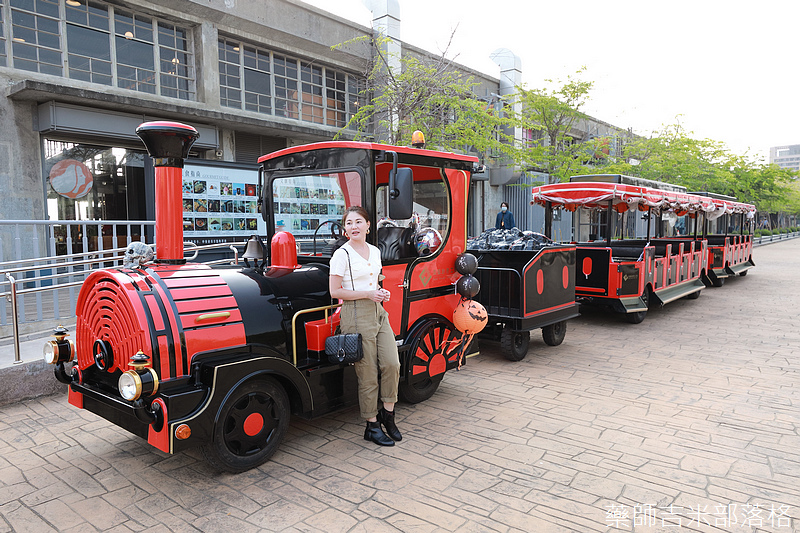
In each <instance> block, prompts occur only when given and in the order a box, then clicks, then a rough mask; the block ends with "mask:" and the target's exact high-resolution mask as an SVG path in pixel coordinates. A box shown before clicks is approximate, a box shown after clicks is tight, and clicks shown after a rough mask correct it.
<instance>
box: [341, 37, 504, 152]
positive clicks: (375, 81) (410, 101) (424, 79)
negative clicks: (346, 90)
mask: <svg viewBox="0 0 800 533" xmlns="http://www.w3.org/2000/svg"><path fill="white" fill-rule="evenodd" d="M451 38H452V36H451ZM359 42H360V43H365V44H368V45H369V46H370V47H372V49H373V53H372V54H371V57H372V58H373V59H372V61H371V62H370V63H369V64H368V65H366V68H365V81H366V84H365V88H364V90H363V91H362V92H361V96H362V99H363V104H362V105H361V106H359V110H358V112H357V113H355V114H354V115H353V116H352V117H351V118H350V121H349V122H348V123H347V125H346V126H345V127H344V128H342V130H341V131H340V132H339V133H338V134H337V138H338V137H341V136H347V135H353V137H354V139H355V140H370V141H373V140H376V138H377V140H379V141H386V142H388V143H390V144H396V145H402V144H409V143H410V142H411V134H412V133H413V132H414V131H415V130H421V131H422V132H423V133H424V134H425V137H426V141H427V144H428V145H429V146H434V147H437V148H438V149H440V150H445V151H452V152H470V151H473V152H477V153H478V154H479V155H480V156H481V158H482V159H484V160H485V159H487V158H489V159H491V158H494V157H502V155H503V154H506V153H508V151H509V150H510V145H509V143H507V142H504V141H506V139H505V137H504V134H503V132H502V126H503V125H505V124H506V119H504V118H503V116H502V115H500V114H499V113H495V112H494V109H493V107H492V105H491V103H490V102H487V101H485V100H484V101H482V100H480V99H478V98H477V97H476V95H475V92H474V88H475V87H476V86H477V85H478V84H477V83H476V82H475V80H474V78H473V77H471V76H467V75H465V74H464V73H463V72H461V71H459V70H458V69H457V68H456V67H455V66H454V64H453V62H452V60H450V59H448V58H447V49H445V51H444V52H443V53H442V55H441V56H422V57H415V56H412V55H401V56H400V57H397V56H396V55H393V54H392V53H390V52H387V51H386V50H387V49H388V48H387V46H386V44H387V43H389V42H390V39H388V38H386V37H382V36H377V37H361V38H358V39H355V40H353V41H348V42H347V43H342V44H341V45H337V46H335V47H334V48H341V47H344V46H348V45H354V44H356V43H359ZM448 47H449V45H448ZM393 66H394V67H393ZM381 134H382V135H381Z"/></svg>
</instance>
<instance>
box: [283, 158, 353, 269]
mask: <svg viewBox="0 0 800 533" xmlns="http://www.w3.org/2000/svg"><path fill="white" fill-rule="evenodd" d="M351 205H361V175H360V174H359V173H358V172H354V171H350V172H334V173H330V174H309V175H302V176H289V177H285V178H278V179H276V180H274V181H273V182H272V210H273V211H272V212H273V213H274V215H275V216H274V218H273V220H274V221H275V227H274V228H272V229H273V231H274V232H278V231H288V232H289V233H291V234H292V235H293V236H294V238H295V240H296V241H297V243H298V244H299V245H300V252H301V253H303V252H307V253H313V252H314V249H315V247H316V252H319V251H320V248H321V247H322V246H325V245H326V244H330V243H331V242H332V241H334V240H335V236H336V235H338V234H339V232H340V227H339V223H340V222H341V220H342V215H344V210H345V209H346V208H347V207H348V206H351ZM315 239H316V244H315ZM329 241H331V242H329Z"/></svg>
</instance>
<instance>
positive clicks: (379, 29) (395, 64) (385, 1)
mask: <svg viewBox="0 0 800 533" xmlns="http://www.w3.org/2000/svg"><path fill="white" fill-rule="evenodd" d="M363 3H364V5H365V6H367V8H368V9H369V10H370V11H371V12H372V31H373V33H374V34H375V36H376V37H380V36H383V37H388V38H389V39H390V40H389V41H388V42H386V43H384V44H383V45H382V47H381V53H382V54H383V55H384V58H386V61H387V63H388V65H387V66H388V68H389V69H390V70H391V71H393V72H399V71H400V70H401V68H402V63H401V61H400V58H401V56H402V53H403V47H402V42H401V41H400V4H399V2H398V0H363ZM375 59H376V60H377V59H378V58H377V57H376V58H375ZM388 118H389V121H390V123H391V124H392V130H396V129H397V126H396V124H397V121H398V118H397V116H391V117H388ZM379 123H380V121H379V120H378V121H376V126H375V127H376V128H378V127H379V126H378V124H379ZM375 137H376V139H379V140H390V139H389V132H386V131H375Z"/></svg>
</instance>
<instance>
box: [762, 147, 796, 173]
mask: <svg viewBox="0 0 800 533" xmlns="http://www.w3.org/2000/svg"><path fill="white" fill-rule="evenodd" d="M769 162H770V164H775V165H778V166H779V167H781V168H789V169H792V170H795V171H800V144H790V145H787V146H773V147H772V148H770V149H769Z"/></svg>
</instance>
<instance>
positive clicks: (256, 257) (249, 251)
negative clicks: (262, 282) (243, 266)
mask: <svg viewBox="0 0 800 533" xmlns="http://www.w3.org/2000/svg"><path fill="white" fill-rule="evenodd" d="M242 259H244V260H245V262H246V261H247V260H248V259H252V260H253V261H254V265H255V266H256V267H257V266H258V262H259V261H263V260H264V243H263V242H261V239H259V238H258V235H252V236H251V237H250V238H249V239H248V240H247V247H245V249H244V254H243V255H242Z"/></svg>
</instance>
